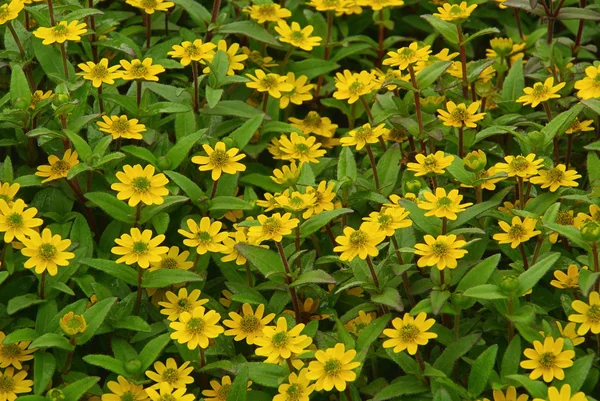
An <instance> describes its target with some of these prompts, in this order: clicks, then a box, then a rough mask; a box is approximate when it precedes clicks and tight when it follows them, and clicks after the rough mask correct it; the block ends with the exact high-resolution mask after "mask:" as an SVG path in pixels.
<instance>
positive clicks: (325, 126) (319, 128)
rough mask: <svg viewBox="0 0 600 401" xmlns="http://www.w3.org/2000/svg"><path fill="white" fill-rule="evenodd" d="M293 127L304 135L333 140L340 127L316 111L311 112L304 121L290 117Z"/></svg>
mask: <svg viewBox="0 0 600 401" xmlns="http://www.w3.org/2000/svg"><path fill="white" fill-rule="evenodd" d="M289 120H290V122H291V123H292V126H294V127H296V128H298V129H299V130H301V131H302V133H303V134H304V135H309V134H315V135H319V136H323V137H326V138H331V137H333V135H334V134H335V130H336V129H337V127H338V125H337V124H333V123H332V122H331V120H330V119H329V117H321V116H320V115H319V113H317V112H316V111H310V112H308V114H307V115H306V117H304V119H303V120H300V119H298V118H294V117H290V118H289Z"/></svg>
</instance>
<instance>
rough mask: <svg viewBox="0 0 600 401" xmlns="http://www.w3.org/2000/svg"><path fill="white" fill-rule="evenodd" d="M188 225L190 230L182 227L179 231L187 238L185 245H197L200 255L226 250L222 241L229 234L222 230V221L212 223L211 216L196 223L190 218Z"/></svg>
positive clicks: (184, 241)
mask: <svg viewBox="0 0 600 401" xmlns="http://www.w3.org/2000/svg"><path fill="white" fill-rule="evenodd" d="M186 225H187V227H188V230H189V231H186V230H183V229H181V228H180V229H179V230H177V232H178V233H179V234H181V235H183V236H184V237H185V238H186V239H184V240H183V243H184V245H186V246H189V247H196V252H197V253H198V254H199V255H204V254H205V253H206V252H222V251H223V250H224V246H223V244H222V242H223V240H224V239H225V238H227V236H228V234H227V232H226V231H222V232H221V228H222V227H223V223H221V222H220V221H215V222H212V223H211V222H210V218H209V217H203V218H202V219H201V220H200V222H199V223H196V222H195V221H194V220H193V219H188V220H187V221H186Z"/></svg>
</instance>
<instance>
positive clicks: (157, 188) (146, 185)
mask: <svg viewBox="0 0 600 401" xmlns="http://www.w3.org/2000/svg"><path fill="white" fill-rule="evenodd" d="M155 171H156V170H155V168H154V166H153V165H151V164H148V165H147V166H146V167H144V168H142V166H141V165H140V164H136V165H135V166H133V167H132V166H130V165H129V164H126V165H125V166H123V171H119V172H117V174H116V176H117V179H118V180H119V182H116V183H114V184H112V185H111V186H110V188H111V189H112V190H113V191H117V199H119V200H127V199H129V201H128V204H129V206H137V205H138V204H139V203H140V202H142V203H144V204H145V205H162V204H163V203H164V202H165V199H164V198H165V197H166V196H167V195H168V194H169V190H168V189H167V188H165V185H167V184H168V183H169V180H168V179H167V177H166V176H165V175H164V174H163V173H159V174H154V172H155Z"/></svg>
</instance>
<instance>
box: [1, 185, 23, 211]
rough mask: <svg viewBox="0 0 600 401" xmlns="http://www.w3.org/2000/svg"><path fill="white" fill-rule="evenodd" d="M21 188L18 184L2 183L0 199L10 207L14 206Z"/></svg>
mask: <svg viewBox="0 0 600 401" xmlns="http://www.w3.org/2000/svg"><path fill="white" fill-rule="evenodd" d="M20 188H21V185H19V184H17V183H14V184H9V183H8V182H0V199H2V200H4V202H6V203H7V204H8V205H9V206H10V205H12V204H13V200H14V199H15V196H17V192H19V189H20Z"/></svg>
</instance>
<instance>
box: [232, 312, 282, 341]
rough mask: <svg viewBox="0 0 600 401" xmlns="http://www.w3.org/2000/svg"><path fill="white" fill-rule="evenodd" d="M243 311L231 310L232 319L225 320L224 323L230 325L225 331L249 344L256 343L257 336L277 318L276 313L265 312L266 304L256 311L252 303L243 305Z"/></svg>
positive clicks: (235, 338)
mask: <svg viewBox="0 0 600 401" xmlns="http://www.w3.org/2000/svg"><path fill="white" fill-rule="evenodd" d="M242 313H243V315H240V314H239V313H236V312H229V317H230V318H231V320H224V321H223V325H225V326H227V327H229V330H226V331H225V335H226V336H235V337H234V340H235V341H242V340H246V343H247V344H249V345H252V344H254V341H255V340H256V338H257V337H261V336H262V335H263V328H265V327H266V326H267V325H268V324H269V323H271V321H272V320H273V319H274V318H275V314H274V313H269V314H268V315H266V316H265V315H264V314H265V306H264V305H263V304H260V305H258V306H257V307H256V312H255V311H253V310H252V306H250V304H248V303H245V304H244V305H242Z"/></svg>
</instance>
